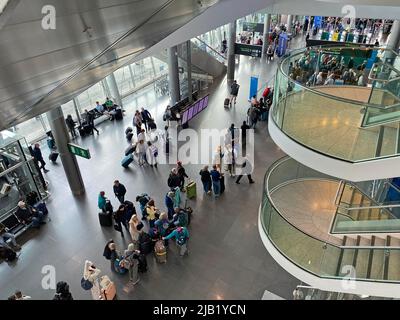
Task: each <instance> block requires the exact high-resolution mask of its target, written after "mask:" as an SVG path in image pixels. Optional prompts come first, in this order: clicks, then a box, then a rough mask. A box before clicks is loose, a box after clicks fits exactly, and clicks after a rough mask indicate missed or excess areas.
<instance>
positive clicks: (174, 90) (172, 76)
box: [168, 46, 181, 105]
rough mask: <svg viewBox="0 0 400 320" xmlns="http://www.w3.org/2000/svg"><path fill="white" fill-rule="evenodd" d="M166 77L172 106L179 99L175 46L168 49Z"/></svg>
mask: <svg viewBox="0 0 400 320" xmlns="http://www.w3.org/2000/svg"><path fill="white" fill-rule="evenodd" d="M168 75H169V77H168V82H169V93H170V96H171V104H172V105H174V104H175V103H177V102H178V101H179V100H180V99H181V92H180V85H179V65H178V48H177V46H173V47H171V48H168Z"/></svg>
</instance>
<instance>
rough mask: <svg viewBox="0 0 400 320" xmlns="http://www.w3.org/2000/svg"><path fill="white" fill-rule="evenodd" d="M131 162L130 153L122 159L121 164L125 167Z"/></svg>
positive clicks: (131, 156)
mask: <svg viewBox="0 0 400 320" xmlns="http://www.w3.org/2000/svg"><path fill="white" fill-rule="evenodd" d="M132 162H133V155H132V154H130V155H128V156H126V157H125V158H123V159H122V161H121V165H122V166H123V167H124V168H125V169H126V168H128V166H129V165H130V164H131V163H132Z"/></svg>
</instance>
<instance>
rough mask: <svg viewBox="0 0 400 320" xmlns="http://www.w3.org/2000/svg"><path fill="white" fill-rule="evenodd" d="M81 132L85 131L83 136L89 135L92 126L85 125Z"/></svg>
mask: <svg viewBox="0 0 400 320" xmlns="http://www.w3.org/2000/svg"><path fill="white" fill-rule="evenodd" d="M83 130H84V131H85V134H91V133H92V126H91V125H90V124H85V125H84V126H83Z"/></svg>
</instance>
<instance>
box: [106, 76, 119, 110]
mask: <svg viewBox="0 0 400 320" xmlns="http://www.w3.org/2000/svg"><path fill="white" fill-rule="evenodd" d="M106 79H107V84H108V88H109V89H110V93H111V97H109V98H114V99H115V103H116V104H117V105H119V106H120V107H122V99H121V95H120V93H119V90H118V85H117V80H115V76H114V73H111V74H110V75H109V76H108V77H107V78H106Z"/></svg>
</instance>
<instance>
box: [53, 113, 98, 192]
mask: <svg viewBox="0 0 400 320" xmlns="http://www.w3.org/2000/svg"><path fill="white" fill-rule="evenodd" d="M46 115H47V119H48V120H49V124H50V128H51V133H52V134H53V137H54V140H55V142H56V146H57V151H58V152H59V154H60V158H61V162H62V164H63V167H64V171H65V175H66V177H67V180H68V184H69V187H70V188H71V191H72V193H73V194H74V195H75V196H79V195H82V194H84V193H85V185H84V183H83V179H82V176H81V171H80V169H79V165H78V161H77V160H76V157H75V155H73V154H72V153H70V152H69V150H68V143H69V142H70V140H69V134H68V130H67V126H66V124H65V119H64V114H63V111H62V109H61V106H60V107H56V108H54V109H51V110H50V111H48V112H47V113H46ZM88 161H91V160H88ZM92 161H93V160H92Z"/></svg>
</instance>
